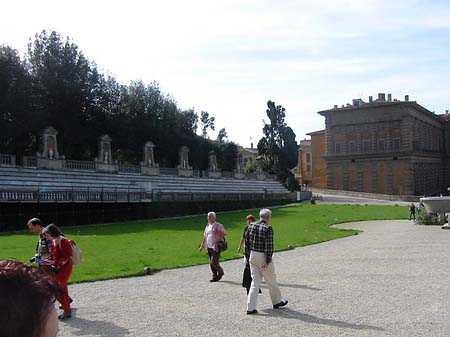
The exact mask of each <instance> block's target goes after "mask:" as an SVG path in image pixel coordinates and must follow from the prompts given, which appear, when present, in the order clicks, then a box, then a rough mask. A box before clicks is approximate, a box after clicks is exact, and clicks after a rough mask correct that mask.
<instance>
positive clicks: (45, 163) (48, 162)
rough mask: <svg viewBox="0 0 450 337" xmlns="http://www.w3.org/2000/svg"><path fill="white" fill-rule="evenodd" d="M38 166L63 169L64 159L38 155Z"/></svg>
mask: <svg viewBox="0 0 450 337" xmlns="http://www.w3.org/2000/svg"><path fill="white" fill-rule="evenodd" d="M36 167H37V168H43V169H48V170H62V169H63V168H64V160H62V159H49V158H39V157H38V158H37V159H36Z"/></svg>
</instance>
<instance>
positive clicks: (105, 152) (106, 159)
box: [103, 143, 110, 164]
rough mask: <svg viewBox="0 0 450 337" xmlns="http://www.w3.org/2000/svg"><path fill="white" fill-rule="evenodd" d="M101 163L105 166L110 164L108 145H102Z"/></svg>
mask: <svg viewBox="0 0 450 337" xmlns="http://www.w3.org/2000/svg"><path fill="white" fill-rule="evenodd" d="M103 162H104V163H105V164H108V163H109V162H110V155H109V146H108V143H103Z"/></svg>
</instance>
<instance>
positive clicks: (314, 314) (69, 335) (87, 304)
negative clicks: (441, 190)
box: [59, 219, 450, 337]
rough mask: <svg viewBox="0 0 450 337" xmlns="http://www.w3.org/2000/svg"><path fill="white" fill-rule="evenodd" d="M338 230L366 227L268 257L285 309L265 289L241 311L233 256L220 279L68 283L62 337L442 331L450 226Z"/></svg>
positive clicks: (166, 276) (191, 276)
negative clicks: (69, 313) (250, 310)
mask: <svg viewBox="0 0 450 337" xmlns="http://www.w3.org/2000/svg"><path fill="white" fill-rule="evenodd" d="M273 223H274V231H275V235H276V231H277V228H276V219H274V221H273ZM341 227H346V228H355V229H361V230H363V231H364V232H363V233H361V234H359V235H355V236H351V237H347V238H344V239H339V240H334V241H330V242H326V243H322V244H317V245H313V246H308V247H303V248H296V249H294V250H291V251H285V252H280V253H276V254H275V258H274V260H275V265H276V269H277V277H278V281H279V283H280V285H281V291H282V294H283V297H286V298H287V299H289V304H288V306H287V307H285V308H283V309H278V310H274V309H272V305H271V303H270V298H269V295H268V291H267V288H265V287H263V294H262V295H259V300H258V311H259V314H257V315H252V316H247V315H246V313H245V310H246V308H245V303H246V296H245V289H244V288H242V287H241V285H240V282H241V277H242V267H243V265H242V260H234V261H228V262H225V263H223V267H224V270H225V276H224V278H223V280H222V281H221V282H218V283H209V282H208V279H209V276H210V272H209V267H208V266H207V265H203V266H196V267H189V268H182V269H177V270H165V271H162V272H159V273H157V274H155V275H152V276H146V277H135V278H127V279H119V280H111V281H102V282H93V283H84V284H75V285H72V286H70V292H71V294H72V296H73V297H74V299H75V302H74V316H75V317H73V318H72V319H71V320H68V321H66V322H62V323H61V324H60V334H59V336H64V337H73V336H105V337H106V336H108V337H109V336H112V337H121V336H130V337H131V336H140V337H144V336H192V337H201V336H205V337H206V336H208V337H216V336H224V337H230V336H249V337H251V336H276V337H280V336H300V337H314V336H317V337H319V336H320V337H326V336H333V337H337V336H370V337H377V336H383V337H386V336H393V337H394V336H395V337H402V336H405V337H415V336H430V337H440V336H442V337H443V336H449V335H450V320H449V318H448V317H447V311H450V310H449V309H450V304H449V298H450V285H449V280H450V259H449V258H448V257H449V256H450V245H449V239H450V238H449V236H450V231H444V230H441V229H440V227H437V226H417V225H414V224H413V223H412V222H409V221H407V220H405V221H376V222H375V221H372V222H360V223H351V224H346V225H343V226H341ZM275 239H276V237H275ZM205 260H206V256H205Z"/></svg>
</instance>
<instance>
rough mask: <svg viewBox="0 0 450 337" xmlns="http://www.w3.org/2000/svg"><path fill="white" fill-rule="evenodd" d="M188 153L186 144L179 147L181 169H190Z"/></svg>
mask: <svg viewBox="0 0 450 337" xmlns="http://www.w3.org/2000/svg"><path fill="white" fill-rule="evenodd" d="M188 153H189V149H188V148H187V147H186V146H182V147H181V149H180V152H179V155H180V165H179V167H180V168H181V169H185V170H189V169H191V168H190V167H189V156H188Z"/></svg>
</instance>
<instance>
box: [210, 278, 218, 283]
mask: <svg viewBox="0 0 450 337" xmlns="http://www.w3.org/2000/svg"><path fill="white" fill-rule="evenodd" d="M218 281H219V279H217V278H212V279H210V280H209V282H218Z"/></svg>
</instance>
